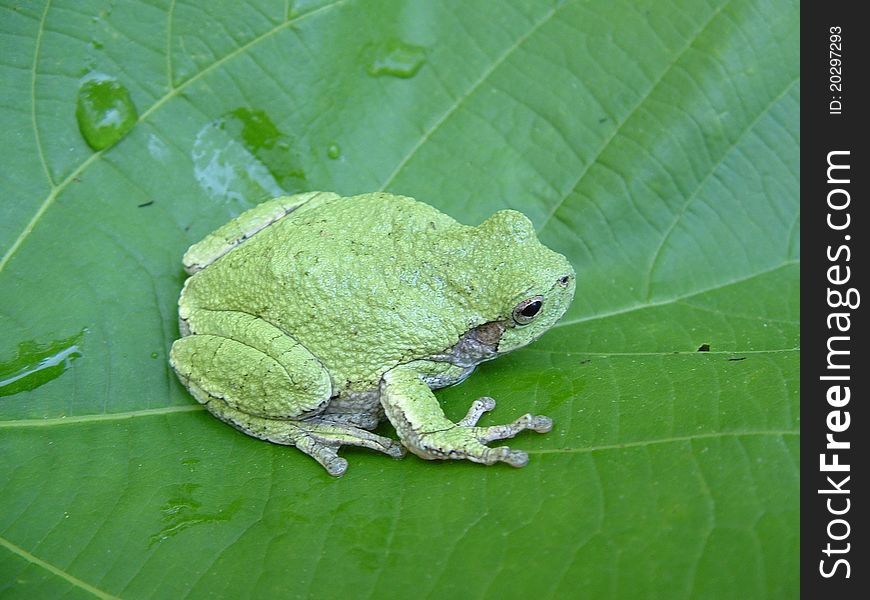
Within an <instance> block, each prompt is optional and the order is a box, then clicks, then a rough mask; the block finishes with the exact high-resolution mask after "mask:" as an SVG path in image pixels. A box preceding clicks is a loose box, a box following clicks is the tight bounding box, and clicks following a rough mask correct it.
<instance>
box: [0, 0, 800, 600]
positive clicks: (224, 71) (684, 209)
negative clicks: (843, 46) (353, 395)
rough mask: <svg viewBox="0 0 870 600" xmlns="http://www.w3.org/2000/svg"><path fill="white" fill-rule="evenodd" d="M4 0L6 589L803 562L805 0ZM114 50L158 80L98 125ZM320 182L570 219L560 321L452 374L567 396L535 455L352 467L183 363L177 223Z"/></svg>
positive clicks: (710, 582) (491, 585)
mask: <svg viewBox="0 0 870 600" xmlns="http://www.w3.org/2000/svg"><path fill="white" fill-rule="evenodd" d="M0 10H2V18H0V77H2V81H3V85H2V86H0V130H2V131H3V132H4V141H5V142H6V143H5V144H4V147H3V148H2V150H0V152H2V153H3V161H2V162H0V178H2V188H3V201H2V206H0V217H2V218H0V332H2V338H0V382H2V384H3V385H0V456H2V457H3V460H2V461H0V593H2V594H3V595H4V597H5V596H7V595H8V597H22V598H24V597H27V598H31V597H56V598H60V597H69V598H87V597H93V596H94V595H96V596H100V597H110V596H119V597H124V598H150V597H167V598H176V597H187V596H189V597H206V596H212V597H213V596H218V597H228V598H229V597H261V596H265V595H275V596H278V597H300V598H304V597H343V596H347V597H361V598H369V597H384V596H389V597H459V598H464V597H469V598H479V597H512V598H523V597H577V596H582V597H605V598H614V597H622V598H667V599H670V598H687V597H703V598H778V597H782V598H790V597H794V596H795V595H796V594H797V591H798V584H799V571H798V549H799V533H798V522H799V513H800V506H799V502H798V489H799V475H798V466H799V445H800V434H799V421H800V398H799V388H798V376H799V358H800V349H799V346H800V328H799V313H800V306H799V295H798V290H799V270H800V234H799V232H800V212H799V205H798V196H799V193H798V188H799V169H798V159H799V143H800V137H799V127H798V118H799V112H800V110H799V109H800V81H799V57H798V41H799V34H798V25H799V14H798V4H797V3H796V2H788V1H785V0H777V1H771V2H767V1H764V0H742V1H741V0H733V1H724V0H710V1H706V2H705V1H702V0H682V1H680V0H669V1H666V2H652V1H648V2H629V1H624V2H604V1H593V2H580V1H578V0H566V1H564V2H557V3H554V2H532V1H520V0H516V1H510V2H504V3H500V4H499V7H498V9H494V8H493V5H491V4H490V3H484V2H459V1H455V2H439V3H434V2H423V1H419V2H413V1H408V2H399V1H388V0H379V1H377V2H361V1H359V0H335V1H318V0H304V1H297V2H287V3H277V2H266V1H265V0H259V1H258V0H249V1H247V2H244V3H235V2H229V1H226V2H224V1H219V2H211V3H205V4H203V3H193V2H189V1H185V0H167V1H159V0H155V1H151V2H144V1H139V0H130V1H126V2H118V3H112V4H108V3H103V2H98V1H96V0H91V1H83V2H79V1H77V2H72V1H70V0H66V1H51V2H44V3H14V2H8V1H5V2H3V4H2V8H0ZM95 77H96V78H97V79H96V81H100V82H102V81H110V82H117V83H118V85H119V86H121V87H123V90H125V91H126V94H125V93H124V91H122V90H121V89H120V88H119V87H118V86H116V85H115V84H114V83H111V84H108V83H107V84H105V88H106V89H110V88H111V90H112V93H113V94H114V96H113V98H114V99H115V100H117V99H118V98H120V99H121V100H117V101H118V102H121V101H124V102H127V101H128V100H129V102H132V105H133V107H134V108H133V110H134V111H135V113H134V114H135V122H133V123H132V125H130V126H129V127H128V125H127V124H125V125H124V127H123V128H119V130H118V135H117V136H115V137H117V138H118V139H117V141H114V142H113V141H112V140H113V136H112V132H111V131H109V134H108V135H107V136H104V137H101V138H100V140H102V141H101V142H100V143H104V140H109V142H108V143H109V144H110V145H108V146H107V147H104V148H103V149H101V150H97V151H95V150H93V149H92V147H91V146H89V145H88V143H87V142H85V140H84V139H83V137H82V134H81V132H80V130H79V124H78V123H77V120H76V106H77V102H81V100H80V94H81V92H80V88H81V86H82V85H83V84H84V82H87V81H94V78H95ZM96 87H98V86H96V84H91V88H88V89H90V90H93V89H96ZM125 99H128V100H125ZM96 106H98V107H99V106H102V105H100V104H99V103H97V104H96ZM125 106H126V105H125ZM122 129H123V131H122ZM101 131H103V130H101ZM308 189H324V190H334V191H336V192H339V193H341V194H346V195H349V194H354V193H362V192H366V191H372V190H379V189H383V190H388V191H392V192H396V193H402V194H406V195H410V196H413V197H416V198H417V199H420V200H424V201H426V202H429V203H430V204H433V205H434V206H436V207H438V208H440V209H441V210H443V211H445V212H447V213H448V214H450V215H452V216H453V217H455V218H457V219H458V220H460V221H462V222H465V223H469V224H475V223H479V222H480V221H482V220H483V219H485V218H486V217H487V216H489V215H490V214H491V213H492V212H493V211H495V210H498V209H501V208H514V209H517V210H520V211H522V212H524V213H526V214H527V215H528V216H529V217H530V218H531V219H532V220H533V222H534V223H535V225H536V228H537V230H538V232H539V234H540V236H541V239H542V240H543V241H544V242H545V243H546V244H548V245H549V246H551V247H553V248H554V249H556V250H558V251H560V252H563V253H564V254H566V255H567V256H568V257H569V259H570V260H571V262H572V263H573V265H574V266H575V268H576V270H577V273H578V293H577V296H576V299H575V302H574V304H573V305H572V307H571V309H570V311H569V313H568V314H567V315H566V316H565V318H564V319H563V321H562V322H561V323H559V324H558V325H557V326H556V327H555V328H554V329H552V330H551V331H550V332H548V333H547V334H546V335H545V336H544V337H543V338H541V339H540V340H539V341H538V342H536V343H535V344H534V345H532V346H530V347H528V348H526V349H523V350H521V351H518V352H516V353H515V354H512V355H508V356H505V357H502V358H500V359H499V360H497V361H494V362H491V363H486V364H484V365H482V366H481V367H480V368H479V369H478V371H477V372H476V373H475V374H474V375H473V376H472V377H471V378H470V379H469V380H467V381H466V382H465V383H463V384H462V385H460V386H457V387H454V388H450V389H447V390H443V391H441V392H439V394H438V395H439V398H440V399H441V400H442V402H443V404H444V406H445V410H446V411H447V413H448V415H449V416H451V417H452V418H456V419H458V418H459V417H461V416H462V415H463V414H464V412H465V410H466V409H467V406H468V404H469V403H470V401H471V400H472V399H474V398H476V397H478V396H481V395H490V396H493V397H495V398H496V399H497V400H498V402H499V405H498V408H497V409H496V410H495V411H494V413H493V414H492V415H490V416H488V417H485V419H486V421H485V422H486V423H496V422H506V421H509V420H512V419H513V418H515V417H516V416H518V415H519V414H522V413H523V412H526V411H531V412H533V413H537V414H547V415H549V416H550V417H552V418H553V420H554V421H555V424H556V425H555V428H554V431H553V432H552V433H550V434H548V435H545V436H535V435H532V434H528V435H523V436H520V437H519V438H518V439H517V440H516V441H515V442H513V444H514V445H515V446H516V447H519V448H523V449H528V450H529V451H530V454H531V460H530V464H529V465H528V466H527V467H526V468H524V469H521V470H517V471H514V470H511V469H510V468H508V467H504V468H502V467H493V468H483V467H480V466H477V465H472V464H460V463H444V464H435V463H429V462H425V461H421V460H418V459H416V458H414V457H408V458H406V459H405V460H403V461H391V460H389V459H387V458H385V457H383V456H380V455H374V454H372V453H368V452H364V451H355V450H345V451H343V453H344V454H345V456H347V458H348V459H349V461H350V468H349V470H348V472H347V474H346V475H345V476H344V477H343V478H341V479H340V480H333V479H332V478H330V477H329V476H327V475H326V474H325V472H324V471H323V470H322V469H321V468H320V467H319V466H318V465H317V464H315V463H314V462H313V461H312V460H310V459H309V458H307V457H305V456H303V455H302V454H301V453H299V452H298V451H296V450H293V449H288V448H284V447H279V446H274V445H270V444H267V443H263V442H259V441H257V440H254V439H252V438H248V437H246V436H244V435H241V434H239V433H238V432H235V431H233V430H232V429H231V428H229V427H227V426H225V425H224V424H222V423H220V422H218V421H217V420H215V419H213V418H212V417H210V416H209V415H208V414H207V413H205V412H204V411H202V410H201V409H200V408H199V406H198V405H196V403H195V402H194V401H193V400H192V399H191V397H190V396H189V395H188V394H187V392H186V390H184V388H182V387H181V386H180V385H179V383H178V382H177V381H176V379H175V377H174V375H173V374H172V372H171V370H170V369H169V367H168V364H167V352H168V349H169V346H170V345H171V343H172V340H173V339H175V338H176V337H177V335H178V327H177V321H176V308H175V305H176V301H177V297H178V293H179V291H180V289H181V285H182V283H183V281H184V273H183V271H182V269H181V264H180V257H181V255H182V254H183V252H184V250H185V249H186V248H187V247H188V246H189V245H190V244H191V243H193V242H195V241H197V240H199V239H200V238H201V237H202V236H203V235H204V234H206V233H207V232H209V231H211V230H213V229H214V228H215V227H217V226H218V225H220V224H222V223H224V222H225V221H226V220H228V219H229V218H231V217H232V216H234V215H236V214H238V213H239V212H240V211H242V210H244V209H245V208H247V207H250V206H253V205H254V204H256V203H257V202H259V201H262V200H263V199H266V198H268V197H270V196H272V195H274V194H276V193H283V192H287V193H293V192H297V191H301V190H308ZM699 350H700V351H699ZM13 380H14V381H13ZM4 389H5V390H6V393H4V392H3V390H4Z"/></svg>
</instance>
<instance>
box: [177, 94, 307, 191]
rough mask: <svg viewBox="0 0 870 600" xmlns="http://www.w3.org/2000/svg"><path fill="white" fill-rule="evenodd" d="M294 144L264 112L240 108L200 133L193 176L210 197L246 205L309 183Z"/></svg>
mask: <svg viewBox="0 0 870 600" xmlns="http://www.w3.org/2000/svg"><path fill="white" fill-rule="evenodd" d="M293 147H294V144H293V140H292V138H290V137H289V136H287V135H286V134H284V133H282V132H281V131H280V130H279V129H278V128H277V127H276V126H275V124H274V123H273V122H272V120H271V119H270V118H269V116H268V115H267V114H266V113H265V112H263V111H259V110H257V111H255V110H250V109H247V108H238V109H236V110H234V111H232V112H230V113H227V114H226V115H224V116H223V117H221V118H219V119H217V120H215V121H212V122H211V123H209V124H207V125H206V126H205V127H203V128H202V129H200V131H199V133H197V136H196V140H195V141H194V145H193V152H192V158H193V164H194V176H195V177H196V179H197V181H198V182H199V184H200V186H202V188H203V189H205V190H206V192H208V193H209V194H210V195H211V196H212V197H214V198H218V199H223V200H231V201H235V202H236V203H238V204H239V205H240V206H241V207H242V208H248V207H250V206H253V205H254V204H255V203H256V202H257V201H259V200H262V199H263V198H271V197H274V196H280V195H282V194H285V193H287V192H296V191H300V190H302V189H305V188H306V187H307V183H306V180H305V171H303V170H302V167H301V162H302V161H301V159H300V157H299V156H298V155H297V154H296V153H295V152H293V151H292V148H293Z"/></svg>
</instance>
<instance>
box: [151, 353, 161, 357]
mask: <svg viewBox="0 0 870 600" xmlns="http://www.w3.org/2000/svg"><path fill="white" fill-rule="evenodd" d="M158 356H160V355H159V354H157V353H156V352H152V353H151V358H157V357H158Z"/></svg>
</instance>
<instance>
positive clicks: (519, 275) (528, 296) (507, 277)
mask: <svg viewBox="0 0 870 600" xmlns="http://www.w3.org/2000/svg"><path fill="white" fill-rule="evenodd" d="M480 228H481V229H483V230H484V231H486V232H487V233H488V235H487V236H486V237H488V238H489V239H490V241H491V243H493V244H494V245H495V246H497V247H498V251H497V252H493V253H492V254H493V256H494V257H495V258H496V261H495V263H494V264H493V265H492V268H493V273H494V275H495V278H496V279H497V280H498V284H497V287H498V289H499V293H498V294H497V296H498V304H499V305H500V306H498V307H497V310H498V317H497V319H498V321H500V323H501V324H503V326H504V332H503V333H502V335H501V339H500V340H499V341H498V347H497V352H498V354H504V353H506V352H510V351H512V350H516V349H517V348H521V347H523V346H525V345H526V344H529V343H531V342H533V341H534V340H536V339H537V338H539V337H540V336H541V335H543V333H544V332H545V331H547V330H548V329H549V328H550V327H552V326H553V325H554V324H555V323H556V321H558V320H559V319H560V318H561V317H562V315H564V314H565V311H566V310H568V306H569V305H570V304H571V300H572V299H573V298H574V286H575V274H574V269H573V268H572V267H571V263H569V262H568V259H567V258H565V257H564V256H562V255H561V254H559V253H558V252H554V251H552V250H550V249H549V248H547V247H546V246H544V245H543V244H541V243H540V242H539V241H538V238H537V235H536V234H535V229H534V226H533V225H532V223H531V221H529V219H528V218H527V217H526V216H525V215H523V214H522V213H519V212H516V211H513V210H502V211H499V212H497V213H495V214H494V215H493V216H492V217H490V218H489V219H487V220H486V221H485V222H484V223H482V224H481V225H480Z"/></svg>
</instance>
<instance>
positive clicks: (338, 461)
mask: <svg viewBox="0 0 870 600" xmlns="http://www.w3.org/2000/svg"><path fill="white" fill-rule="evenodd" d="M320 464H322V465H323V466H324V468H325V469H326V472H327V473H329V474H330V475H332V476H333V477H341V476H342V475H344V472H345V471H347V460H345V459H344V458H342V457H340V456H338V455H336V456H334V457H332V458H331V459H329V460H328V461H327V462H324V463H320Z"/></svg>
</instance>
